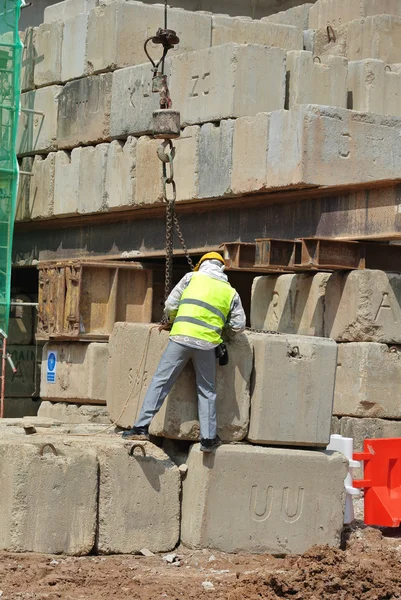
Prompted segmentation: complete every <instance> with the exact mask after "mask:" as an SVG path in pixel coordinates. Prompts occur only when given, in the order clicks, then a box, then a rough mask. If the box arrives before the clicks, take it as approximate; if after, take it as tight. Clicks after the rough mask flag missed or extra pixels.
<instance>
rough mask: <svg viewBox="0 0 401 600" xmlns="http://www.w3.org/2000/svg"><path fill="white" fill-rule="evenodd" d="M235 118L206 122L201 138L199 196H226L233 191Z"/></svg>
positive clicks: (201, 131) (202, 128)
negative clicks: (215, 122) (216, 122)
mask: <svg viewBox="0 0 401 600" xmlns="http://www.w3.org/2000/svg"><path fill="white" fill-rule="evenodd" d="M234 123H235V121H233V120H227V121H220V123H219V124H218V125H215V124H214V123H206V124H205V125H203V126H202V127H201V130H200V138H199V165H198V184H199V190H198V197H199V198H213V197H219V196H224V195H225V194H227V193H229V192H230V191H231V170H232V149H233V137H234Z"/></svg>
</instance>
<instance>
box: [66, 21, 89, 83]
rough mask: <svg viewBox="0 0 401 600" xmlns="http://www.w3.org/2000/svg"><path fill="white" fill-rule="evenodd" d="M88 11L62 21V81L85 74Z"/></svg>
mask: <svg viewBox="0 0 401 600" xmlns="http://www.w3.org/2000/svg"><path fill="white" fill-rule="evenodd" d="M87 35H88V13H81V14H77V15H74V16H72V17H70V18H68V19H66V20H65V21H64V35H63V44H62V56H63V61H62V67H61V78H62V81H69V80H70V79H76V78H77V77H83V75H85V74H86V40H87Z"/></svg>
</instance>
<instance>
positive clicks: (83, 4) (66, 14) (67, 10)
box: [44, 0, 96, 23]
mask: <svg viewBox="0 0 401 600" xmlns="http://www.w3.org/2000/svg"><path fill="white" fill-rule="evenodd" d="M95 5H96V0H64V2H58V3H57V4H53V5H51V6H47V7H46V8H45V11H44V22H45V23H51V22H52V21H66V20H67V19H69V18H70V17H75V15H79V14H81V13H86V12H89V11H90V10H91V9H92V8H94V7H95Z"/></svg>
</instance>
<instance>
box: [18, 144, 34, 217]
mask: <svg viewBox="0 0 401 600" xmlns="http://www.w3.org/2000/svg"><path fill="white" fill-rule="evenodd" d="M33 161H34V157H33V156H24V157H23V158H20V159H19V160H18V165H19V169H20V171H25V172H27V173H32V167H33ZM31 179H32V178H31V177H29V176H23V175H21V177H20V178H19V182H18V192H17V206H16V211H15V220H16V221H25V220H28V219H30V211H29V192H30V187H31Z"/></svg>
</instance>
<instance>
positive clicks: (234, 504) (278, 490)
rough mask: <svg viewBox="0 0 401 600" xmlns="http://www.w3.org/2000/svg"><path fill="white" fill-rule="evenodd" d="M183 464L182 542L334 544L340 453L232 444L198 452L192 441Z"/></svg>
mask: <svg viewBox="0 0 401 600" xmlns="http://www.w3.org/2000/svg"><path fill="white" fill-rule="evenodd" d="M187 464H188V474H187V477H186V479H185V480H184V482H183V505H182V525H181V539H182V541H183V543H184V544H185V545H188V546H190V547H192V548H217V549H219V550H222V551H224V552H240V551H242V552H260V553H262V552H267V553H272V554H280V555H282V554H287V553H302V552H304V551H305V550H307V549H308V548H310V547H311V546H312V545H314V544H328V545H330V546H338V545H339V542H340V536H341V530H342V524H343V502H344V477H345V475H346V471H347V461H346V459H345V458H344V457H343V456H342V455H341V454H338V453H334V454H332V453H327V454H326V453H324V452H318V451H314V452H311V451H301V450H287V449H278V448H277V449H275V448H260V447H252V446H244V445H237V446H223V447H222V448H220V449H219V450H218V451H217V453H216V455H215V456H213V455H212V456H206V457H205V456H204V454H203V453H202V452H200V450H199V446H197V445H195V446H193V447H192V449H191V451H190V454H189V458H188V462H187ZM194 499H196V501H194ZM233 523H235V526H234V527H233Z"/></svg>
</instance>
